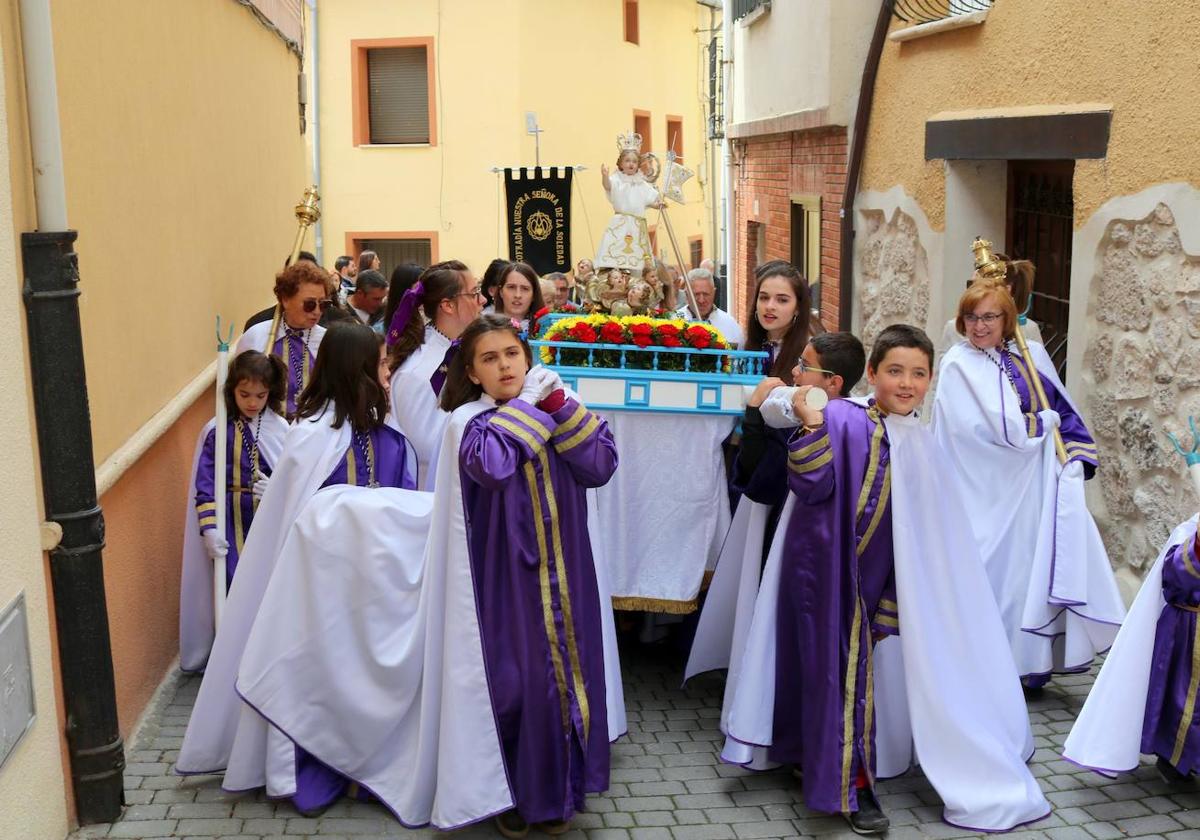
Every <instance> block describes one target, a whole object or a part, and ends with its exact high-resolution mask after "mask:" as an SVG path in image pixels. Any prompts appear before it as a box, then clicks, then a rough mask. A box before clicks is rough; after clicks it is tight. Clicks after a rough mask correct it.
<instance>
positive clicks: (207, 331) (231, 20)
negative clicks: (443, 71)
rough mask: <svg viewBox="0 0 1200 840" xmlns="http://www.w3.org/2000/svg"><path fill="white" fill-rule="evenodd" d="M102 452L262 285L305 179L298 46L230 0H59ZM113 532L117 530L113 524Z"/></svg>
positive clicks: (248, 309) (57, 32) (59, 53)
mask: <svg viewBox="0 0 1200 840" xmlns="http://www.w3.org/2000/svg"><path fill="white" fill-rule="evenodd" d="M53 15H54V38H55V63H56V65H57V71H58V87H59V111H60V113H61V114H62V127H63V153H64V156H65V165H64V168H65V170H66V180H67V204H68V207H67V212H68V218H69V221H70V224H71V226H72V227H74V228H76V229H78V230H79V240H78V241H77V242H76V246H75V247H76V250H77V251H78V253H79V266H80V275H81V278H82V282H81V289H82V291H83V297H82V300H81V309H82V316H83V336H84V346H85V351H86V353H87V374H88V387H89V392H90V397H91V408H92V429H93V434H94V437H95V446H96V461H97V463H99V462H101V461H103V460H104V459H105V458H106V457H108V455H110V454H111V453H112V452H113V450H114V449H116V448H117V447H118V446H120V445H121V444H122V443H123V442H124V441H125V440H126V439H127V438H128V437H129V435H130V434H132V433H133V432H134V431H135V430H136V429H138V428H139V427H140V426H141V425H142V424H143V423H145V422H146V421H147V420H148V419H149V418H150V417H151V416H152V415H153V414H154V413H155V412H157V411H158V410H159V409H161V408H162V407H163V406H164V405H165V404H166V403H167V402H168V401H169V400H170V399H171V398H172V397H173V396H174V395H175V394H176V393H178V392H179V391H180V389H182V388H183V387H184V385H186V384H187V383H188V382H189V381H190V380H191V379H192V378H193V377H195V376H196V375H197V374H198V373H199V372H200V371H201V370H202V369H203V368H204V366H205V365H206V364H208V363H209V362H210V361H211V360H212V358H213V354H214V352H215V342H214V335H215V334H214V325H213V316H214V314H215V313H217V312H221V313H222V314H224V315H225V316H226V317H227V318H233V319H235V320H236V322H237V324H238V327H239V328H240V327H241V324H242V322H243V321H244V320H245V318H246V316H248V315H250V314H251V313H252V312H253V311H255V310H256V309H261V308H262V307H263V306H266V305H267V304H268V303H269V302H270V301H271V299H272V298H271V287H272V284H273V278H274V274H275V272H276V271H278V270H279V268H280V267H282V264H283V260H284V259H285V258H286V257H287V256H288V254H289V253H290V250H291V246H292V239H293V237H294V235H295V230H296V222H295V218H294V216H293V215H292V206H293V205H294V204H295V203H296V201H297V200H298V199H299V198H300V195H301V193H302V191H303V189H304V185H305V182H306V179H307V174H306V173H307V169H306V167H307V158H306V156H305V151H304V138H303V136H302V135H301V134H300V128H299V116H298V105H297V96H298V94H297V75H298V74H299V72H300V63H299V59H298V57H297V56H296V55H295V54H293V53H290V52H289V51H288V50H287V48H286V46H285V45H284V43H283V41H282V40H281V39H280V38H279V37H278V36H276V35H275V34H273V33H272V32H270V31H269V30H267V29H266V28H265V27H264V26H263V25H262V24H260V23H259V22H258V21H257V20H256V19H255V17H254V16H253V15H252V14H251V12H250V11H249V10H248V9H246V8H244V7H241V6H239V5H238V4H237V3H234V2H232V0H171V2H169V3H163V2H159V0H109V1H108V2H104V3H96V2H92V0H56V2H55V3H54V4H53ZM114 537H117V538H119V535H114Z"/></svg>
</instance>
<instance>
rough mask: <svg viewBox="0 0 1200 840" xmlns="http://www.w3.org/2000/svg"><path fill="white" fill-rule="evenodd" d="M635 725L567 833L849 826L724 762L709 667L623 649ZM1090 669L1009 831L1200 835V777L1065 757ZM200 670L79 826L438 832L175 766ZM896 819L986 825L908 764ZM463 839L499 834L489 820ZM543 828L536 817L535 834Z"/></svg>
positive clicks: (607, 839)
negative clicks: (1125, 769)
mask: <svg viewBox="0 0 1200 840" xmlns="http://www.w3.org/2000/svg"><path fill="white" fill-rule="evenodd" d="M625 660H626V662H625V668H626V673H625V679H626V683H625V693H626V698H627V704H628V711H629V734H628V735H627V736H626V737H625V738H622V739H621V740H620V741H619V742H618V743H617V744H615V745H614V747H613V759H612V777H611V784H610V787H609V790H608V792H607V793H605V794H604V795H602V796H595V797H592V798H591V799H590V800H589V808H588V812H587V813H584V814H580V815H578V816H577V817H576V818H575V821H574V823H573V826H574V829H575V830H573V831H571V832H570V833H568V834H566V835H563V836H564V838H566V840H584V838H586V840H634V839H635V838H636V840H725V839H726V838H759V837H797V836H800V837H831V838H836V837H843V838H850V837H855V836H856V835H855V834H853V833H852V832H851V831H850V830H849V827H848V826H847V825H846V824H845V822H844V821H843V820H842V819H841V818H840V817H830V816H824V815H819V814H814V813H812V812H810V811H808V810H807V809H806V808H805V807H804V806H803V804H801V799H800V794H799V790H798V786H797V782H796V781H795V780H794V779H793V777H792V775H791V773H790V772H788V771H786V770H781V771H776V772H772V773H751V772H748V771H746V770H743V769H741V768H740V767H733V766H730V765H725V764H721V763H720V762H719V760H718V757H717V753H718V750H719V747H720V737H721V736H720V733H719V732H718V729H717V722H718V718H719V715H720V702H721V686H722V683H721V680H720V678H719V677H715V676H707V677H702V678H699V679H697V680H694V681H693V683H692V684H691V685H690V686H689V687H688V688H686V689H682V688H680V687H679V683H680V675H681V666H680V664H679V661H678V657H677V656H673V657H670V658H668V657H666V656H665V655H662V654H660V653H658V652H657V651H653V650H650V649H646V648H633V649H631V650H628V651H625ZM1091 682H1092V677H1091V676H1090V675H1088V676H1079V677H1064V678H1060V679H1058V680H1056V681H1055V682H1054V683H1053V684H1052V685H1051V686H1050V687H1048V688H1047V689H1046V692H1045V694H1044V696H1043V697H1042V698H1041V699H1038V700H1035V701H1033V702H1032V704H1031V708H1030V713H1031V718H1032V721H1033V730H1034V734H1035V735H1036V736H1037V743H1038V750H1037V753H1036V754H1035V755H1034V759H1033V772H1034V775H1035V776H1037V777H1038V779H1039V780H1040V782H1041V784H1042V787H1043V789H1044V790H1045V792H1046V795H1047V796H1048V798H1049V799H1050V801H1051V803H1052V804H1053V805H1054V813H1053V814H1051V815H1050V816H1049V817H1048V818H1046V819H1045V820H1042V821H1041V822H1038V823H1036V824H1034V825H1033V826H1030V827H1029V828H1027V829H1025V830H1021V831H1016V832H1013V833H1011V834H1009V835H1006V836H1007V837H1010V838H1021V839H1022V840H1024V838H1051V840H1115V838H1122V837H1144V838H1171V840H1183V838H1200V788H1198V789H1191V790H1185V791H1176V790H1173V789H1168V788H1167V786H1166V785H1165V784H1164V783H1163V782H1162V781H1161V780H1160V779H1159V778H1158V776H1157V774H1156V773H1155V771H1154V769H1153V767H1152V766H1148V765H1144V766H1143V767H1142V768H1141V769H1140V770H1139V771H1138V772H1137V774H1135V775H1134V776H1132V777H1124V778H1121V779H1116V780H1108V779H1104V778H1102V777H1100V776H1098V775H1096V774H1094V773H1091V772H1088V771H1085V770H1081V769H1080V768H1078V767H1075V766H1073V765H1071V764H1068V763H1067V762H1065V761H1063V760H1062V759H1061V758H1059V756H1058V748H1059V746H1060V745H1061V744H1062V741H1063V739H1064V738H1065V737H1066V733H1067V731H1068V730H1069V729H1070V726H1071V723H1072V721H1073V720H1074V717H1075V714H1076V712H1077V711H1078V709H1079V707H1080V705H1081V704H1082V702H1083V698H1084V696H1085V695H1086V693H1087V690H1088V688H1089V687H1090V685H1091ZM199 686H200V680H199V679H198V678H195V677H180V678H179V679H178V680H177V681H175V682H172V683H168V684H167V685H166V686H164V689H163V691H162V692H161V696H160V698H161V699H160V701H159V703H158V705H157V706H156V707H155V708H153V709H152V710H151V711H150V712H149V713H148V715H147V717H146V719H145V721H144V723H143V725H142V726H141V728H140V730H139V731H138V732H137V733H136V735H135V736H134V737H133V738H132V739H131V744H130V749H129V754H128V762H129V764H128V767H127V768H126V771H125V782H126V785H125V787H126V798H127V800H128V803H129V807H128V808H127V809H126V810H125V813H124V815H123V817H122V819H121V820H120V821H119V822H117V823H114V824H112V825H95V826H89V827H87V828H84V829H82V830H80V831H79V832H77V833H76V834H75V835H74V837H77V838H85V837H86V838H92V837H121V838H141V839H142V840H147V839H148V838H157V837H179V838H187V837H194V838H197V840H201V838H204V840H207V838H262V837H281V836H282V837H312V836H316V837H321V838H330V837H345V838H356V840H362V838H367V837H413V838H416V837H430V836H435V834H436V833H435V832H432V831H429V830H424V831H408V830H406V829H404V828H403V827H401V826H400V825H399V824H397V823H396V822H395V820H394V819H392V817H391V816H390V815H389V814H388V813H387V812H386V811H385V810H384V809H383V808H382V807H380V806H379V805H375V804H361V803H354V802H350V801H348V800H346V801H343V802H342V803H340V804H338V805H335V806H334V807H333V808H331V809H330V810H329V811H327V812H326V813H325V814H324V815H323V816H321V817H320V818H318V819H306V818H303V817H300V816H299V815H298V814H297V813H296V811H295V810H294V809H293V808H292V806H291V805H290V804H288V803H282V802H278V803H277V802H271V801H268V800H267V799H266V798H265V797H264V796H263V795H262V794H261V793H260V794H241V795H234V794H228V793H225V792H223V791H222V790H221V788H220V780H219V778H218V777H215V776H200V777H191V778H183V777H180V776H176V775H173V773H172V769H173V765H174V761H175V758H176V755H177V753H178V749H179V746H180V744H181V742H182V739H183V734H184V729H185V727H186V725H187V720H188V714H189V712H190V710H191V707H192V702H193V701H194V699H195V696H196V691H197V689H198V688H199ZM880 792H881V794H882V796H881V799H882V802H883V805H884V808H885V809H886V810H887V812H888V814H889V815H890V817H891V820H892V829H891V831H890V832H889V833H888V835H887V836H888V838H890V840H908V838H927V837H928V838H951V837H970V836H981V835H978V834H976V833H974V832H967V831H963V830H962V829H958V828H955V827H953V826H950V825H947V824H946V823H944V822H942V820H941V804H940V802H939V800H938V798H937V796H936V794H934V793H933V791H932V790H931V789H930V787H929V785H928V784H927V783H926V782H925V780H924V778H923V777H921V776H920V775H919V774H913V775H910V776H906V777H903V778H899V779H892V780H888V781H884V782H882V783H881V785H880ZM443 836H453V837H456V838H464V839H465V838H476V837H499V836H500V834H499V833H498V832H497V831H496V830H495V828H494V827H493V825H492V824H491V822H486V823H482V824H480V825H477V826H474V827H471V828H467V829H464V830H462V831H458V832H455V833H454V834H453V835H443ZM537 836H543V835H540V834H538V832H537V831H536V829H535V830H534V831H532V832H531V834H530V837H537Z"/></svg>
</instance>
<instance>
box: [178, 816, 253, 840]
mask: <svg viewBox="0 0 1200 840" xmlns="http://www.w3.org/2000/svg"><path fill="white" fill-rule="evenodd" d="M241 830H242V821H241V820H235V819H224V820H205V819H186V820H180V821H179V827H178V828H177V829H176V832H175V833H176V834H182V835H184V836H188V835H202V836H208V837H219V836H221V835H223V834H237V833H238V832H240V831H241Z"/></svg>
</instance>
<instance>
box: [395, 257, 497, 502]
mask: <svg viewBox="0 0 1200 840" xmlns="http://www.w3.org/2000/svg"><path fill="white" fill-rule="evenodd" d="M483 302H484V297H483V290H482V289H481V288H480V285H479V281H478V280H477V279H476V278H475V275H474V274H472V273H471V270H470V269H469V268H467V267H466V265H464V264H463V263H461V262H459V261H458V260H448V261H446V262H440V263H436V264H435V265H431V266H429V268H427V269H425V270H424V271H423V272H421V276H420V277H419V278H417V282H416V283H414V284H413V285H412V286H411V287H410V288H409V289H408V291H406V292H405V293H404V296H403V297H402V298H400V303H399V304H397V305H396V311H395V312H394V313H393V314H392V320H391V322H390V323H389V324H388V331H387V347H388V357H387V361H388V367H389V368H390V369H391V372H392V373H391V375H392V385H391V402H392V419H393V420H395V422H396V425H397V427H398V428H399V429H400V431H401V432H402V433H403V434H404V437H406V438H407V439H408V442H409V443H410V444H411V446H412V451H413V453H414V454H415V455H416V462H417V463H416V466H417V486H418V488H419V489H421V490H432V489H433V478H434V476H435V475H436V474H437V453H438V450H439V449H441V446H442V433H443V432H444V431H445V428H446V421H447V420H448V419H449V418H450V414H449V413H448V412H445V411H442V410H441V409H440V408H439V407H438V397H440V396H441V393H442V386H443V385H445V384H446V372H447V370H449V367H450V360H451V359H452V358H453V357H454V354H455V352H457V350H458V337H459V336H460V335H462V332H463V330H465V329H466V328H467V325H468V324H470V323H471V322H472V321H474V320H475V319H476V318H478V317H479V310H480V308H481V307H482V306H483Z"/></svg>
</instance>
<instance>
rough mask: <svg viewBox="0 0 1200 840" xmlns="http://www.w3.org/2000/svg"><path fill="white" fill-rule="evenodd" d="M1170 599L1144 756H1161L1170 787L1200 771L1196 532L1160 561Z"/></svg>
mask: <svg viewBox="0 0 1200 840" xmlns="http://www.w3.org/2000/svg"><path fill="white" fill-rule="evenodd" d="M1162 594H1163V599H1164V600H1165V601H1166V606H1164V607H1163V611H1162V614H1161V615H1160V616H1159V618H1158V625H1157V628H1156V632H1155V636H1154V655H1153V657H1152V658H1151V660H1150V662H1151V665H1150V687H1149V692H1148V694H1147V697H1146V717H1145V722H1144V723H1143V726H1142V752H1143V753H1148V754H1151V755H1156V756H1158V770H1159V773H1160V774H1161V775H1162V777H1163V778H1164V779H1165V780H1166V781H1167V782H1168V783H1178V782H1182V781H1184V780H1185V779H1186V778H1187V777H1188V776H1190V775H1191V774H1193V773H1195V772H1196V771H1197V770H1200V725H1198V721H1200V716H1198V715H1197V708H1196V693H1197V681H1198V680H1197V677H1198V676H1200V675H1198V674H1197V666H1196V656H1197V650H1196V644H1197V640H1196V619H1197V613H1200V546H1198V545H1197V539H1196V534H1194V533H1193V534H1192V535H1191V536H1190V537H1189V538H1187V539H1184V540H1182V541H1181V542H1179V543H1178V544H1176V545H1172V546H1170V547H1169V548H1168V549H1167V553H1166V555H1165V556H1164V557H1163V562H1162Z"/></svg>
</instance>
